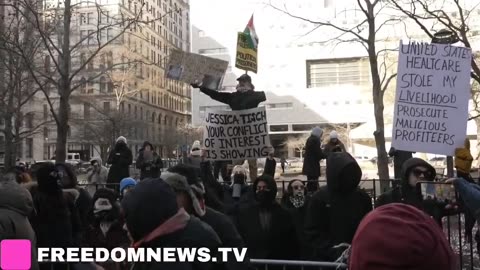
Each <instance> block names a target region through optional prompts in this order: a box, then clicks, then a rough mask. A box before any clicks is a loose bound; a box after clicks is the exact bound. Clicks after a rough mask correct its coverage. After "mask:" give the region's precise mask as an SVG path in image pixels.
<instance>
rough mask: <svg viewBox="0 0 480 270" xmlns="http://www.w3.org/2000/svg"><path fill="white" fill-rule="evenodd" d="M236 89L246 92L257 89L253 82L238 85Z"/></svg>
mask: <svg viewBox="0 0 480 270" xmlns="http://www.w3.org/2000/svg"><path fill="white" fill-rule="evenodd" d="M236 89H237V91H238V92H241V93H244V92H248V91H253V90H255V87H254V86H253V84H248V85H237V87H236Z"/></svg>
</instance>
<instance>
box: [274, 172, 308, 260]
mask: <svg viewBox="0 0 480 270" xmlns="http://www.w3.org/2000/svg"><path fill="white" fill-rule="evenodd" d="M281 203H282V206H283V207H284V208H285V209H287V210H288V212H290V215H291V217H292V219H293V222H294V224H295V230H296V232H297V239H298V241H299V245H300V257H301V259H305V260H306V259H308V258H309V257H311V256H309V255H308V254H309V253H310V248H309V247H308V244H307V241H306V237H305V214H306V212H307V211H306V210H307V205H308V202H307V196H306V192H305V185H304V184H303V182H302V180H300V179H294V180H292V181H290V182H289V183H288V186H287V190H286V191H285V192H284V195H283V197H282V202H281Z"/></svg>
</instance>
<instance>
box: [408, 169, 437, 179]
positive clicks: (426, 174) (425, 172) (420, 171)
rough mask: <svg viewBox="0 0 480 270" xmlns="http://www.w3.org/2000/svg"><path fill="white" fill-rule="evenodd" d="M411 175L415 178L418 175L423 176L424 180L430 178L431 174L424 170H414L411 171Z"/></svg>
mask: <svg viewBox="0 0 480 270" xmlns="http://www.w3.org/2000/svg"><path fill="white" fill-rule="evenodd" d="M412 173H413V175H415V176H416V177H419V176H420V175H422V174H423V176H424V177H426V178H430V177H432V173H431V172H430V171H424V170H420V169H414V170H412Z"/></svg>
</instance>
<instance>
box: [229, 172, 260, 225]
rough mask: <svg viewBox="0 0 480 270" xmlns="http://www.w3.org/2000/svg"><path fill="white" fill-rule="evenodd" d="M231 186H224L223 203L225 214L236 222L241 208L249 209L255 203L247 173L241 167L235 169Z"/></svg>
mask: <svg viewBox="0 0 480 270" xmlns="http://www.w3.org/2000/svg"><path fill="white" fill-rule="evenodd" d="M230 178H231V179H233V181H232V183H231V184H225V185H224V194H223V202H224V205H225V213H226V214H227V215H229V216H230V217H231V218H233V219H234V220H235V219H236V216H237V215H238V211H239V209H240V208H243V207H247V206H249V205H251V204H254V203H255V197H254V196H253V195H254V193H253V191H252V186H249V185H247V172H246V170H245V168H243V167H242V166H240V165H237V166H235V167H233V170H232V176H231V177H230Z"/></svg>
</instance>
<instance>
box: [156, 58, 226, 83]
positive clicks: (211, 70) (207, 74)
mask: <svg viewBox="0 0 480 270" xmlns="http://www.w3.org/2000/svg"><path fill="white" fill-rule="evenodd" d="M227 68H228V62H227V61H223V60H220V59H215V58H211V57H207V56H203V55H200V54H195V53H189V52H184V51H180V50H172V52H171V53H170V55H169V61H168V66H167V71H166V74H165V76H166V77H167V78H169V79H172V80H177V81H183V82H186V83H196V82H198V83H200V82H201V83H202V86H205V87H207V88H209V89H214V90H216V89H220V88H221V85H222V81H223V77H224V76H225V72H226V71H227Z"/></svg>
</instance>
